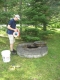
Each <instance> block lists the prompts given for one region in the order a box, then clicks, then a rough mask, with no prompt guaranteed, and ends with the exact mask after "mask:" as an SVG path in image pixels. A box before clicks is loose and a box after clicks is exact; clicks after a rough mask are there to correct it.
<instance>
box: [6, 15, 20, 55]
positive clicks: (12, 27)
mask: <svg viewBox="0 0 60 80" xmlns="http://www.w3.org/2000/svg"><path fill="white" fill-rule="evenodd" d="M18 20H20V16H19V15H15V16H14V18H13V19H11V20H10V21H9V23H8V26H7V34H8V37H9V41H10V51H11V54H16V50H14V48H13V46H14V42H15V38H14V36H13V33H14V32H16V31H17V28H16V21H18Z"/></svg>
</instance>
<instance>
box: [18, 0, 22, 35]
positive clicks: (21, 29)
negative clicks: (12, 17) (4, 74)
mask: <svg viewBox="0 0 60 80" xmlns="http://www.w3.org/2000/svg"><path fill="white" fill-rule="evenodd" d="M21 10H22V0H20V8H19V15H20V33H21V34H22V20H21V18H22V13H21Z"/></svg>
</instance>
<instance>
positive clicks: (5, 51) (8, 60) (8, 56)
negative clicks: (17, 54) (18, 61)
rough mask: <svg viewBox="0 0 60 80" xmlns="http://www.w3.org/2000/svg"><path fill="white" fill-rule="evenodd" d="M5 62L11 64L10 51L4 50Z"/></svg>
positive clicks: (2, 53) (3, 57)
mask: <svg viewBox="0 0 60 80" xmlns="http://www.w3.org/2000/svg"><path fill="white" fill-rule="evenodd" d="M1 55H2V59H3V62H10V50H4V51H2V52H1Z"/></svg>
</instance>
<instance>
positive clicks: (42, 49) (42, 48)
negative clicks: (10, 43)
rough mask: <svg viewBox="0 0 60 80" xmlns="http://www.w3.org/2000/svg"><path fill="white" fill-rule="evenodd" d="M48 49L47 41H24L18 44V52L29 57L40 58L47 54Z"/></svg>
mask: <svg viewBox="0 0 60 80" xmlns="http://www.w3.org/2000/svg"><path fill="white" fill-rule="evenodd" d="M47 52H48V49H47V45H46V43H45V42H42V41H41V42H40V41H36V42H33V43H22V44H19V45H18V46H17V54H18V55H19V56H22V57H27V58H38V57H42V56H44V55H45V54H47Z"/></svg>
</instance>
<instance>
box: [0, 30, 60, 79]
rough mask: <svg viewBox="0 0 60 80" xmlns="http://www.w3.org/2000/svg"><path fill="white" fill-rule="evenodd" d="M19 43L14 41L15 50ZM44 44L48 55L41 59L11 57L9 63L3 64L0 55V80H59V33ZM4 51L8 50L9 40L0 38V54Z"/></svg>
mask: <svg viewBox="0 0 60 80" xmlns="http://www.w3.org/2000/svg"><path fill="white" fill-rule="evenodd" d="M21 42H22V41H21V40H20V39H16V43H15V48H16V46H17V45H18V44H20V43H21ZM46 42H47V46H48V54H47V55H45V56H44V57H41V58H35V59H34V58H33V59H29V58H24V57H20V56H18V55H11V61H10V62H9V63H4V62H3V61H2V56H1V54H0V80H60V33H59V32H58V31H56V33H55V34H53V36H52V37H51V39H48V40H46ZM6 49H9V40H8V38H7V37H1V36H0V53H1V51H2V50H6ZM17 65H18V66H20V67H16V66H17ZM13 66H15V67H13Z"/></svg>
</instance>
